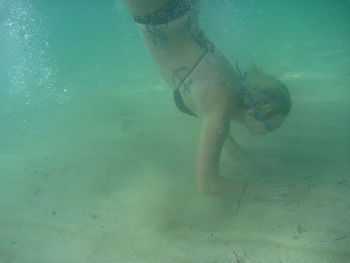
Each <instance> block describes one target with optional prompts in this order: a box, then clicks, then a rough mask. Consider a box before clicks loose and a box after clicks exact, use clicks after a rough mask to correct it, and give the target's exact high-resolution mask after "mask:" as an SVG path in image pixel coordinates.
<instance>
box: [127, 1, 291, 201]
mask: <svg viewBox="0 0 350 263" xmlns="http://www.w3.org/2000/svg"><path fill="white" fill-rule="evenodd" d="M125 1H126V4H127V6H128V7H129V9H130V11H131V13H132V15H133V18H134V20H135V22H136V23H137V25H138V28H139V30H140V32H141V33H142V35H143V37H144V40H145V42H146V44H147V46H148V49H149V50H150V52H151V54H152V56H153V58H154V59H155V61H156V62H157V64H158V67H159V69H160V72H161V75H162V77H163V78H164V80H165V81H166V82H167V83H168V85H169V86H170V87H172V88H173V93H174V100H175V103H176V105H177V107H178V108H179V110H180V111H182V112H184V113H186V114H190V115H193V116H196V117H199V118H200V119H201V120H202V127H201V131H200V138H199V144H198V150H197V157H196V179H197V187H198V190H199V192H200V193H202V194H205V195H211V196H217V197H225V196H230V195H231V194H232V192H233V191H234V190H235V189H236V187H235V184H234V183H233V181H232V180H230V179H228V178H226V177H223V176H220V174H219V159H220V153H221V151H222V148H223V145H224V142H225V141H226V143H227V144H230V147H233V148H234V149H235V151H237V152H239V150H240V148H239V146H238V144H237V143H236V142H235V140H234V139H233V137H232V136H231V135H230V133H229V128H230V121H236V122H239V123H241V124H243V125H245V126H246V127H247V128H248V129H249V130H250V131H251V132H252V133H254V134H267V133H269V132H272V131H274V130H275V129H277V128H279V127H280V126H281V125H282V124H283V122H284V120H285V119H286V117H287V115H288V114H289V112H290V109H291V100H290V96H289V93H288V90H287V88H286V87H285V85H284V84H283V83H282V82H281V81H279V80H278V79H276V78H274V77H272V76H270V75H267V74H265V73H263V72H262V71H261V70H259V69H257V68H256V67H253V68H251V69H249V70H248V71H247V72H245V73H244V74H241V73H240V72H239V70H238V71H236V70H235V69H234V68H233V67H232V66H231V65H230V63H229V61H228V60H227V59H226V58H225V57H224V56H223V55H222V54H221V53H220V52H219V51H218V50H217V49H215V46H214V45H213V44H212V43H211V42H210V41H209V40H208V39H207V37H206V36H205V34H204V32H203V30H202V29H201V28H200V27H199V24H198V0H147V1H146V0H125Z"/></svg>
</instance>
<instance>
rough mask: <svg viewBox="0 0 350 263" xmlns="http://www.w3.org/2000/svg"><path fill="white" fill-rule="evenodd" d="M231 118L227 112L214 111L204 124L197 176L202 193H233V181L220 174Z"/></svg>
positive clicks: (199, 146)
mask: <svg viewBox="0 0 350 263" xmlns="http://www.w3.org/2000/svg"><path fill="white" fill-rule="evenodd" d="M229 125H230V118H229V116H228V114H226V113H225V112H221V113H220V111H219V112H217V111H216V112H213V113H212V114H210V116H207V117H206V118H205V119H204V121H203V125H202V129H201V134H200V139H199V145H198V152H197V163H196V164H197V165H196V177H197V186H198V190H199V191H200V193H202V194H205V195H213V196H218V197H220V196H222V197H224V196H229V195H232V192H233V189H234V188H233V187H234V184H233V182H232V181H231V180H230V179H228V178H226V177H222V176H220V175H219V160H220V153H221V150H222V147H223V144H224V142H225V140H226V138H227V136H228V134H229Z"/></svg>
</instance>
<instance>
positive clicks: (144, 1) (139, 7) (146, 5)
mask: <svg viewBox="0 0 350 263" xmlns="http://www.w3.org/2000/svg"><path fill="white" fill-rule="evenodd" d="M169 1H170V0H125V2H126V4H127V5H128V7H129V9H130V11H131V13H132V14H133V15H136V16H144V15H147V14H150V13H152V12H155V11H157V10H159V9H161V8H162V7H163V6H165V5H166V4H167V3H168V2H169Z"/></svg>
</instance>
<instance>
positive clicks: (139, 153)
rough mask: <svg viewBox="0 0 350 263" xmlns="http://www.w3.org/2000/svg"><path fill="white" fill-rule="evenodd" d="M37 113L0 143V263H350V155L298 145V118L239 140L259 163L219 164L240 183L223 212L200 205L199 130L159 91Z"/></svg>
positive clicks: (307, 141) (215, 203)
mask: <svg viewBox="0 0 350 263" xmlns="http://www.w3.org/2000/svg"><path fill="white" fill-rule="evenodd" d="M143 84H144V83H143ZM135 86H137V85H136V84H135ZM135 98H137V102H136V101H135ZM42 115H43V116H41V115H40V116H32V117H28V118H26V119H24V118H21V117H18V120H17V122H16V121H13V120H12V121H13V123H12V122H8V123H9V124H8V125H7V126H6V128H5V130H4V131H3V134H4V136H3V137H2V138H0V143H1V145H2V146H1V152H0V167H1V172H0V177H1V184H0V209H1V212H0V262H1V263H23V262H25V263H32V262H33V263H34V262H35V263H38V262H45V263H56V262H57V263H62V262H65V263H70V262H72V263H73V262H74V263H78V262H84V263H86V262H103V263H108V262H123V263H129V262H130V263H131V262H135V263H143V262H145V263H155V262H162V263H167V262H169V263H172V262H174V263H175V262H176V263H180V262H188V263H215V262H217V263H265V262H266V263H302V262H307V263H313V262H315V263H316V262H317V263H346V262H350V225H349V219H350V195H349V190H350V181H349V165H348V164H347V162H346V159H347V158H348V157H346V155H347V154H348V153H349V152H348V151H346V150H344V149H343V148H344V147H339V150H337V149H336V150H334V147H333V148H332V151H333V152H332V153H329V151H330V150H329V149H328V151H327V149H326V150H323V151H321V152H323V153H325V152H328V155H326V154H322V153H321V152H320V148H319V147H320V146H317V147H316V146H315V145H314V144H313V143H315V140H313V139H314V137H315V134H310V135H308V136H309V137H308V138H305V137H303V138H298V136H297V135H295V131H296V130H298V129H299V127H297V128H293V120H295V119H296V118H297V117H294V118H293V117H292V116H291V120H290V122H289V123H288V124H287V127H285V128H283V129H281V131H278V132H276V134H275V135H271V136H270V135H269V136H267V137H266V140H265V139H264V138H262V137H259V138H255V137H251V136H250V135H246V133H245V131H244V130H243V129H242V128H239V127H238V128H237V129H236V130H237V132H236V133H237V140H238V141H240V142H241V144H242V145H243V147H245V149H247V153H248V155H249V156H250V157H249V158H250V161H249V162H247V163H245V164H242V163H240V162H237V161H235V160H234V159H232V157H231V156H230V155H229V154H228V153H226V152H224V153H223V157H222V161H221V166H222V168H221V173H222V174H223V175H225V176H229V177H231V178H233V179H234V180H235V181H236V182H237V192H236V193H234V197H233V198H232V200H225V201H224V200H217V199H213V198H208V197H202V196H199V195H198V194H197V192H196V189H195V180H194V156H195V147H196V143H197V136H198V131H199V128H200V121H199V120H198V119H194V118H193V117H189V116H185V115H183V114H181V113H179V112H178V111H177V109H176V108H175V107H174V105H173V102H172V100H171V95H170V92H169V90H167V89H166V88H165V87H163V86H154V85H153V86H152V87H151V88H149V89H136V88H135V89H129V90H127V91H126V89H125V88H124V89H121V88H120V89H113V88H106V89H105V90H102V91H99V92H98V93H97V92H96V91H89V92H87V93H86V94H83V95H81V96H80V97H79V98H76V99H75V100H74V101H72V102H71V103H70V104H68V105H66V106H65V107H61V108H60V109H58V110H55V111H52V112H49V113H42ZM5 133H6V134H5ZM285 138H289V140H285ZM338 140H340V139H339V138H338V139H337V138H334V141H331V143H330V144H332V145H339V144H341V140H340V141H338ZM273 142H274V143H273ZM345 143H348V141H345ZM323 146H324V147H327V144H325V145H323ZM341 149H342V150H341Z"/></svg>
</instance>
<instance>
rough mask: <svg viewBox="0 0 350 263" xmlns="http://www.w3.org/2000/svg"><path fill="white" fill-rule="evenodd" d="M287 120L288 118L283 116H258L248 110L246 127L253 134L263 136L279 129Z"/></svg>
mask: <svg viewBox="0 0 350 263" xmlns="http://www.w3.org/2000/svg"><path fill="white" fill-rule="evenodd" d="M285 119H286V116H285V115H282V114H274V115H272V116H271V117H269V118H264V117H262V116H256V114H255V113H254V111H252V110H248V111H247V116H246V126H247V127H248V129H249V130H250V131H251V132H252V133H253V134H257V135H262V134H267V133H269V132H272V131H274V130H276V129H277V128H279V127H280V126H281V125H282V123H283V122H284V120H285Z"/></svg>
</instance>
